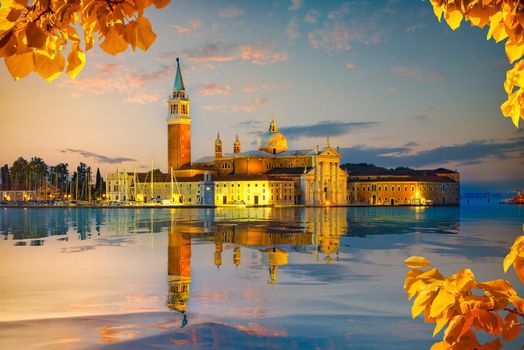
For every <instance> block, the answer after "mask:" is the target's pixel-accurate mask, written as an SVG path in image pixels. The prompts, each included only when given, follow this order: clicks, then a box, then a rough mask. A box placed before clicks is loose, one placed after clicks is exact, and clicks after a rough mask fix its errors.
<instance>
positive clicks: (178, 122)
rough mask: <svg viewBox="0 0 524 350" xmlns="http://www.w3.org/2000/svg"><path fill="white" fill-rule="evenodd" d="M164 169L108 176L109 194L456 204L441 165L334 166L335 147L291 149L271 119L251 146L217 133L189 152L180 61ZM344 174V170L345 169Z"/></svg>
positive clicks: (259, 202)
mask: <svg viewBox="0 0 524 350" xmlns="http://www.w3.org/2000/svg"><path fill="white" fill-rule="evenodd" d="M167 105H168V111H167V138H168V163H167V164H168V171H167V173H161V172H159V171H154V170H152V171H150V172H145V173H130V172H126V171H118V170H117V171H116V172H114V173H112V174H108V175H107V181H106V190H107V191H106V194H107V198H108V199H109V200H111V201H133V202H140V203H148V202H156V203H158V202H165V201H167V203H171V204H174V205H179V204H183V205H197V206H198V205H200V206H235V205H248V206H273V205H304V206H337V205H349V204H354V205H426V204H439V205H458V204H459V203H460V175H459V174H458V173H457V172H456V171H451V170H448V169H443V168H439V169H435V170H413V169H407V168H399V169H397V170H391V169H385V168H380V167H375V166H364V165H362V164H361V165H351V164H350V165H345V166H343V167H341V163H340V160H341V154H340V153H339V151H338V147H336V148H333V147H331V146H330V145H329V139H328V142H327V144H326V146H325V147H322V148H320V147H318V146H316V147H315V148H313V149H305V150H290V149H288V142H287V139H286V137H285V135H284V134H282V133H281V132H280V131H279V130H278V126H277V122H276V120H275V118H273V119H272V120H271V122H270V124H269V128H268V129H267V130H266V131H265V132H264V133H263V134H262V135H261V137H260V142H259V147H258V149H257V150H249V151H244V152H242V147H241V140H240V138H239V137H238V135H236V137H235V139H234V140H233V142H232V148H231V151H232V152H226V151H225V149H224V142H223V140H222V139H221V137H220V134H218V135H217V138H216V140H215V142H214V155H212V156H208V157H203V158H200V159H198V160H195V161H193V160H192V159H191V114H190V99H189V95H188V94H187V91H186V88H185V86H184V81H183V79H182V72H181V68H180V61H179V60H178V58H177V70H176V76H175V82H174V84H173V89H172V91H171V93H170V95H169V100H168V102H167ZM348 174H349V175H348Z"/></svg>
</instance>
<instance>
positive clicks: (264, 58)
mask: <svg viewBox="0 0 524 350" xmlns="http://www.w3.org/2000/svg"><path fill="white" fill-rule="evenodd" d="M182 56H184V57H185V58H187V59H188V60H190V61H192V62H230V61H238V60H240V61H247V62H251V63H253V64H259V65H263V64H268V63H274V62H282V61H287V60H288V58H289V57H288V54H287V53H286V52H273V51H272V49H271V48H270V47H268V46H255V45H253V44H244V45H239V44H222V43H209V44H206V45H204V46H203V47H200V48H197V49H192V50H185V51H184V52H183V54H182Z"/></svg>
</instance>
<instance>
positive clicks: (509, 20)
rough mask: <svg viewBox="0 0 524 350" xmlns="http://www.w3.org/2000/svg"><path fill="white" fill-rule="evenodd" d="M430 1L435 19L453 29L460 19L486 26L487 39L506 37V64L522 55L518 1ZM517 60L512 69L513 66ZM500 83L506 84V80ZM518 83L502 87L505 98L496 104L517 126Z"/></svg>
mask: <svg viewBox="0 0 524 350" xmlns="http://www.w3.org/2000/svg"><path fill="white" fill-rule="evenodd" d="M430 3H431V6H432V7H433V12H434V13H435V16H436V17H437V19H438V20H439V22H440V21H441V19H442V17H444V18H445V20H446V22H447V24H448V25H449V26H450V27H451V29H453V30H455V29H457V28H458V27H459V26H460V24H461V21H462V19H464V20H465V21H469V22H470V23H471V25H472V26H476V27H479V28H483V27H485V26H487V27H488V30H487V35H486V39H487V40H490V39H493V40H495V42H497V43H498V42H501V41H503V40H506V39H508V40H507V42H506V43H505V49H506V56H507V57H508V59H509V62H510V63H513V62H516V61H519V60H520V59H521V58H522V57H523V56H524V15H523V11H522V3H521V2H520V1H512V0H473V1H467V0H430ZM520 62H521V61H520ZM518 63H519V62H517V63H516V64H515V66H514V68H513V69H512V70H515V69H516V68H517V64H518ZM519 69H520V68H519ZM510 71H511V70H510ZM510 71H508V75H509V72H510ZM507 79H508V78H507ZM504 85H505V86H506V85H507V80H506V82H505V83H504ZM522 86H523V85H522V84H513V86H512V87H518V88H519V89H518V90H517V91H514V89H513V88H512V89H507V88H506V92H507V94H508V97H507V100H506V101H505V102H504V103H502V105H501V106H500V110H501V112H502V115H503V116H504V117H508V118H511V120H512V122H513V124H514V125H515V126H516V127H517V128H518V125H519V120H520V119H524V96H523V94H522V92H521V91H520V88H521V87H522Z"/></svg>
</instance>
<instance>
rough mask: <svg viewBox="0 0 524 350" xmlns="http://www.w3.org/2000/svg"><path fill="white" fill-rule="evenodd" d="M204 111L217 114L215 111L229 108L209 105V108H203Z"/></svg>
mask: <svg viewBox="0 0 524 350" xmlns="http://www.w3.org/2000/svg"><path fill="white" fill-rule="evenodd" d="M202 109H203V110H204V111H208V112H215V111H222V110H224V109H227V106H226V105H207V106H202Z"/></svg>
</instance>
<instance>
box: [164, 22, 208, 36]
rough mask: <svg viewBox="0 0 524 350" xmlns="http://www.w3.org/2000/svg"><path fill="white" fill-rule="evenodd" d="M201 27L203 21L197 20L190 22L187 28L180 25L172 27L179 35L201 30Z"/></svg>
mask: <svg viewBox="0 0 524 350" xmlns="http://www.w3.org/2000/svg"><path fill="white" fill-rule="evenodd" d="M201 25H202V20H200V19H195V20H193V21H191V22H189V24H188V25H187V26H182V25H179V24H173V25H171V26H172V27H173V28H175V30H176V32H177V33H179V34H183V33H188V32H190V31H194V30H196V29H198V28H200V26H201Z"/></svg>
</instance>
